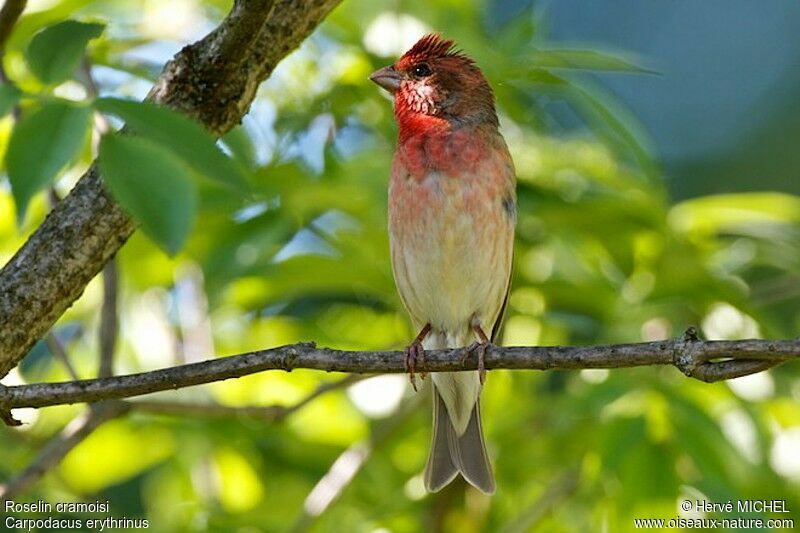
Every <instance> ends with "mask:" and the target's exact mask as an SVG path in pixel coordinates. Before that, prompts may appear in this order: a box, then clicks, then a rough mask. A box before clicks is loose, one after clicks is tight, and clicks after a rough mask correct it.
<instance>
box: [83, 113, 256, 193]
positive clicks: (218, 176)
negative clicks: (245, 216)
mask: <svg viewBox="0 0 800 533" xmlns="http://www.w3.org/2000/svg"><path fill="white" fill-rule="evenodd" d="M95 106H96V107H97V109H98V110H99V111H102V112H103V113H109V114H112V115H116V116H118V117H119V118H121V119H122V120H124V121H125V122H126V123H127V125H128V126H129V127H130V128H131V129H132V130H133V131H134V132H136V133H137V134H139V135H142V136H144V137H147V138H149V139H151V140H153V141H155V142H156V143H158V144H160V145H162V146H164V147H167V148H168V149H169V150H170V151H172V152H173V153H174V154H175V155H177V156H178V157H180V158H181V159H183V160H184V161H185V162H186V163H187V164H188V165H189V166H191V167H192V169H193V170H194V171H196V172H198V173H199V174H201V175H203V176H205V177H207V178H209V179H210V180H212V181H215V182H217V183H221V184H223V185H228V186H232V187H234V188H237V189H246V188H247V173H246V172H245V170H244V169H243V168H242V166H241V165H239V164H238V163H237V162H235V161H234V160H232V159H231V158H229V157H228V156H226V155H225V153H224V152H223V151H222V150H221V149H220V148H219V147H218V146H217V143H216V141H215V140H214V137H212V136H211V134H210V133H209V132H208V131H206V129H205V128H203V126H201V125H200V124H199V123H197V122H195V121H193V120H192V119H190V118H189V117H187V116H185V115H182V114H181V113H178V112H177V111H174V110H172V109H169V108H168V107H164V106H159V105H156V104H153V103H150V102H134V101H132V100H120V99H118V98H99V99H97V100H96V101H95Z"/></svg>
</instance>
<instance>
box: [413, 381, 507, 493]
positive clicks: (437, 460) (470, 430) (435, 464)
mask: <svg viewBox="0 0 800 533" xmlns="http://www.w3.org/2000/svg"><path fill="white" fill-rule="evenodd" d="M431 389H433V440H432V442H431V452H430V455H429V456H428V463H427V464H426V465H425V488H426V489H428V490H429V491H431V492H437V491H439V490H440V489H442V487H444V486H445V485H447V484H448V483H450V482H451V481H452V480H453V478H455V477H456V474H458V473H459V472H460V473H461V475H462V476H463V477H464V479H465V480H467V482H468V483H469V484H470V485H472V486H474V487H476V488H478V489H479V490H481V491H483V492H485V493H487V494H492V493H494V490H495V484H494V474H492V465H491V464H490V463H489V457H488V456H487V455H486V444H485V443H484V441H483V430H482V428H481V408H480V400H479V399H477V400H476V401H475V404H474V406H473V407H472V412H471V414H470V417H469V421H468V423H467V424H466V429H465V430H464V431H463V433H461V434H459V432H457V431H456V428H455V426H454V425H453V420H452V419H451V417H450V416H449V414H448V412H447V406H446V405H445V402H444V399H443V398H442V396H441V394H440V393H439V391H438V390H437V387H436V385H434V386H433V387H431Z"/></svg>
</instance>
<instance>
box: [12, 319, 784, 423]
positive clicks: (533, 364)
mask: <svg viewBox="0 0 800 533" xmlns="http://www.w3.org/2000/svg"><path fill="white" fill-rule="evenodd" d="M798 358H800V339H795V340H755V339H750V340H740V341H702V340H699V339H698V338H697V336H696V333H695V330H694V328H690V329H689V330H687V332H686V333H685V334H684V335H683V336H681V337H680V338H678V339H675V340H664V341H656V342H643V343H636V344H617V345H608V346H535V347H529V346H510V347H500V346H490V347H489V348H488V349H487V351H486V368H487V369H500V368H506V369H516V370H521V369H531V370H551V369H572V370H574V369H583V368H626V367H636V366H648V365H673V366H675V367H677V368H678V369H680V370H681V371H682V372H683V373H684V374H686V375H687V376H689V377H692V378H695V379H698V380H700V381H706V382H713V381H720V380H724V379H731V378H736V377H740V376H744V375H747V374H753V373H755V372H760V371H762V370H766V369H767V368H770V367H773V366H776V365H779V364H781V363H784V362H786V361H789V360H792V359H798ZM477 366H478V362H477V356H476V354H475V353H470V352H465V350H464V349H454V350H435V351H429V352H426V354H425V368H424V369H425V371H427V372H453V371H459V370H475V369H476V368H477ZM295 368H307V369H314V370H325V371H327V372H351V373H357V374H376V373H403V372H405V371H406V369H405V366H404V358H403V354H402V353H401V352H393V351H380V352H359V351H353V352H348V351H342V350H333V349H330V348H318V347H316V345H314V344H313V343H298V344H292V345H288V346H281V347H278V348H271V349H268V350H261V351H257V352H250V353H246V354H241V355H234V356H229V357H221V358H218V359H211V360H208V361H202V362H200V363H192V364H188V365H181V366H176V367H172V368H165V369H162V370H155V371H152V372H144V373H140V374H130V375H127V376H115V377H109V378H101V379H89V380H81V381H73V382H65V383H37V384H31V385H18V386H13V387H4V386H2V385H0V415H2V414H3V413H5V414H6V415H7V414H8V410H9V409H13V408H17V407H45V406H48V405H59V404H68V403H77V402H97V401H101V400H110V399H118V398H127V397H130V396H138V395H141V394H148V393H151V392H157V391H162V390H168V389H179V388H183V387H190V386H193V385H200V384H202V383H209V382H212V381H221V380H225V379H231V378H238V377H241V376H246V375H248V374H254V373H256V372H262V371H264V370H287V371H291V370H293V369H295Z"/></svg>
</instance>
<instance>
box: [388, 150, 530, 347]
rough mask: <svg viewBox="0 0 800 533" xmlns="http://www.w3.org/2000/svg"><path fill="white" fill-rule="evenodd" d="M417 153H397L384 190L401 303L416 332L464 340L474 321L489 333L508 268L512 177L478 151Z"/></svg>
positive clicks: (498, 159) (499, 160) (499, 158)
mask: <svg viewBox="0 0 800 533" xmlns="http://www.w3.org/2000/svg"><path fill="white" fill-rule="evenodd" d="M414 148H417V152H412V153H411V154H409V153H402V152H398V154H397V156H396V158H395V162H394V167H393V172H392V178H391V182H390V188H389V233H390V242H391V247H392V265H393V267H394V272H395V280H396V282H397V287H398V290H399V292H400V295H401V297H402V299H403V302H404V303H405V305H406V307H407V308H408V310H409V312H410V313H411V315H412V317H413V318H414V321H415V322H417V323H418V324H419V325H421V324H425V323H426V322H430V323H431V325H432V326H433V327H434V329H435V330H439V331H445V332H452V333H454V334H461V333H462V332H463V333H464V334H465V335H467V334H468V333H469V323H470V321H471V319H472V318H473V317H477V318H479V319H480V320H481V321H482V322H483V323H484V326H485V328H487V329H491V327H492V323H493V321H494V319H495V318H496V316H497V314H498V313H499V310H500V306H501V305H502V301H503V299H504V297H505V290H506V288H507V283H508V279H509V273H510V268H511V248H512V246H513V231H514V220H513V216H512V214H511V213H510V211H509V210H508V207H507V206H508V203H509V202H511V203H513V202H514V201H515V198H514V192H513V187H514V181H513V180H514V178H513V170H510V166H509V165H508V164H506V162H505V161H504V160H505V158H504V157H503V154H499V155H498V154H494V155H493V154H491V153H487V152H486V150H485V148H483V147H480V146H478V147H475V146H470V145H462V146H461V147H460V152H459V151H458V148H457V145H455V144H452V143H451V144H449V145H437V144H435V143H429V144H428V145H426V146H422V147H414ZM439 156H442V157H443V158H444V160H439ZM453 160H456V161H457V163H460V167H461V168H459V164H456V165H454V164H453V162H452V161H453Z"/></svg>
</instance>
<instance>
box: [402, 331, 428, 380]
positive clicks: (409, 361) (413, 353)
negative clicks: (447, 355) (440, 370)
mask: <svg viewBox="0 0 800 533" xmlns="http://www.w3.org/2000/svg"><path fill="white" fill-rule="evenodd" d="M405 363H406V372H408V380H409V381H410V382H411V386H412V387H414V392H417V377H416V374H415V372H416V371H417V366H419V367H421V368H425V349H424V348H423V347H422V343H421V342H418V341H416V340H415V341H414V342H412V343H411V344H410V345H409V346H408V347H407V348H406V358H405ZM419 377H420V378H422V379H425V372H424V371H423V370H420V372H419Z"/></svg>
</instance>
